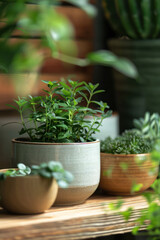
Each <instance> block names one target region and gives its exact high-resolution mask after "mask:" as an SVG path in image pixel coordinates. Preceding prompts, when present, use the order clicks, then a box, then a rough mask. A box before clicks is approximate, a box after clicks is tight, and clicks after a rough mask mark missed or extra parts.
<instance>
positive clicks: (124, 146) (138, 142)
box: [101, 129, 153, 154]
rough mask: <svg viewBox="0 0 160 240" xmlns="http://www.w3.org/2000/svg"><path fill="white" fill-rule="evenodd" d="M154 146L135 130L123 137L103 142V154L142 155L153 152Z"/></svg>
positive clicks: (127, 132)
mask: <svg viewBox="0 0 160 240" xmlns="http://www.w3.org/2000/svg"><path fill="white" fill-rule="evenodd" d="M152 148H153V145H152V143H151V142H150V141H148V140H147V139H145V138H144V137H143V136H142V135H141V134H140V133H137V131H136V130H135V129H132V130H126V131H125V132H124V133H123V134H122V135H121V136H118V137H116V138H115V139H111V137H108V138H106V139H105V140H104V141H102V142H101V152H104V153H113V154H140V153H149V152H151V150H152Z"/></svg>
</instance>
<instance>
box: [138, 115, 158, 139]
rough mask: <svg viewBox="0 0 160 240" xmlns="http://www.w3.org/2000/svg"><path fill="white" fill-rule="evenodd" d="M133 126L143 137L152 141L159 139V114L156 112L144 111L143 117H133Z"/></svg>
mask: <svg viewBox="0 0 160 240" xmlns="http://www.w3.org/2000/svg"><path fill="white" fill-rule="evenodd" d="M133 124H134V127H135V128H136V129H137V131H138V132H139V133H140V134H142V135H143V136H144V137H145V138H149V139H150V140H152V141H155V140H157V139H160V116H159V114H158V113H153V114H150V113H149V112H146V113H145V116H144V118H140V119H134V120H133Z"/></svg>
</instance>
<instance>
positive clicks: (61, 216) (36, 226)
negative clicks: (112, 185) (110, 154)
mask: <svg viewBox="0 0 160 240" xmlns="http://www.w3.org/2000/svg"><path fill="white" fill-rule="evenodd" d="M123 200H124V201H125V203H124V206H123V208H122V210H126V209H127V208H128V207H134V211H133V215H132V217H131V219H130V220H129V221H128V222H126V221H124V219H123V218H122V217H121V216H120V215H119V214H115V213H113V212H112V211H109V210H107V211H106V209H107V206H108V204H109V203H110V202H116V201H117V198H115V197H111V196H105V195H97V196H96V195H95V196H92V197H91V198H90V199H88V200H87V201H86V202H85V203H84V204H81V205H77V206H72V207H52V208H51V209H50V210H48V211H46V213H44V214H38V215H10V214H7V213H6V212H4V211H3V210H0V239H1V240H9V239H13V240H14V239H15V240H16V239H18V240H21V239H37V240H38V239H40V240H41V239H53V240H54V239H60V240H61V239H69V240H70V239H87V238H92V237H98V236H107V235H113V234H119V233H126V232H130V231H131V230H132V228H133V227H134V226H135V222H134V221H135V220H136V219H137V217H138V216H139V215H140V211H141V210H142V209H145V208H147V203H146V201H145V200H144V198H143V197H142V196H134V197H124V198H123ZM142 229H143V228H142Z"/></svg>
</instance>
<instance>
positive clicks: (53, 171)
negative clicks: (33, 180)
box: [0, 161, 73, 188]
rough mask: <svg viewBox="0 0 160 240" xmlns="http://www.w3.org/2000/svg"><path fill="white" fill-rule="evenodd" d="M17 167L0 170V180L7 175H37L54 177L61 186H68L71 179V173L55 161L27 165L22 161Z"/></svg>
mask: <svg viewBox="0 0 160 240" xmlns="http://www.w3.org/2000/svg"><path fill="white" fill-rule="evenodd" d="M17 167H18V168H17V169H9V170H7V171H6V172H0V180H5V179H6V178H7V177H24V176H29V175H39V176H41V177H44V178H55V179H56V181H57V183H58V185H59V186H60V187H61V188H66V187H68V184H69V183H71V182H72V181H73V175H72V174H71V173H70V172H68V171H66V170H64V168H63V166H62V164H61V163H60V162H56V161H50V162H48V163H41V164H40V165H33V166H31V167H28V166H26V165H24V164H23V163H19V164H18V165H17Z"/></svg>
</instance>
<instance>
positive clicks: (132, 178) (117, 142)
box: [100, 113, 158, 195]
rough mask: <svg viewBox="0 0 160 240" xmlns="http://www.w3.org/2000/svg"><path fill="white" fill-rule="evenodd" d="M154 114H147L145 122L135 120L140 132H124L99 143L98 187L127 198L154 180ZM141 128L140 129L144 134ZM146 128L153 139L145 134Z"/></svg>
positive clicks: (155, 169)
mask: <svg viewBox="0 0 160 240" xmlns="http://www.w3.org/2000/svg"><path fill="white" fill-rule="evenodd" d="M155 115H156V114H153V115H150V114H149V113H147V114H146V115H145V118H144V119H142V118H141V119H140V120H138V119H137V120H135V125H136V126H137V127H138V126H139V130H138V128H137V129H136V128H135V129H131V130H126V131H125V132H124V133H123V134H122V135H120V136H118V137H117V138H115V139H111V138H110V137H108V138H106V139H105V140H104V141H102V144H101V180H100V187H101V188H102V189H103V190H106V191H107V192H109V193H111V194H115V195H130V194H135V193H140V192H143V191H144V190H146V189H147V188H149V187H150V186H151V184H152V183H153V182H154V181H155V179H156V178H157V176H158V161H157V160H156V159H154V158H153V154H154V150H155V143H156V141H157V139H156V138H155V135H156V132H157V128H156V129H155V128H154V123H155V121H154V119H155ZM149 119H151V120H152V121H150V120H149ZM140 126H143V127H142V129H143V133H142V131H140ZM144 126H145V129H144ZM149 129H150V133H151V132H152V136H154V138H153V137H149V134H148V135H147V132H149ZM150 136H151V134H150ZM151 152H152V153H151ZM153 160H154V161H153Z"/></svg>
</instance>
